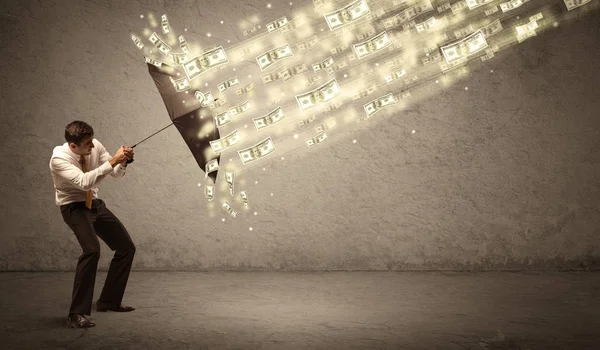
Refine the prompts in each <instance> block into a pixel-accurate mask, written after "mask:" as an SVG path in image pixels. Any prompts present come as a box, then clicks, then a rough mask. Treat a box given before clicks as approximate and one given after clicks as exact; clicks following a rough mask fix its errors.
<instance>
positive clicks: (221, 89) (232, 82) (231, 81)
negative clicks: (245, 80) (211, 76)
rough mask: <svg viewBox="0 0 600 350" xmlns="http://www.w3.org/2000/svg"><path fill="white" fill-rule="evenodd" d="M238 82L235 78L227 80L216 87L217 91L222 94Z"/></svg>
mask: <svg viewBox="0 0 600 350" xmlns="http://www.w3.org/2000/svg"><path fill="white" fill-rule="evenodd" d="M239 83H240V81H239V80H238V78H237V77H233V78H231V79H229V80H226V81H224V82H222V83H220V84H219V85H217V88H218V89H219V92H221V93H223V92H225V91H226V90H227V89H229V88H230V87H232V86H233V85H237V84H239Z"/></svg>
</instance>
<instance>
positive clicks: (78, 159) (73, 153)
mask: <svg viewBox="0 0 600 350" xmlns="http://www.w3.org/2000/svg"><path fill="white" fill-rule="evenodd" d="M64 146H65V149H66V150H67V154H68V155H70V156H71V157H73V158H75V159H76V160H77V161H78V162H79V163H81V157H84V156H81V155H79V154H77V153H75V152H73V151H71V147H69V143H68V142H66V143H65V144H64Z"/></svg>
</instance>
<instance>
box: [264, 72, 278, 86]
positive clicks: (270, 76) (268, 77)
mask: <svg viewBox="0 0 600 350" xmlns="http://www.w3.org/2000/svg"><path fill="white" fill-rule="evenodd" d="M260 79H261V80H262V82H263V83H264V84H265V85H267V84H269V83H272V82H275V81H277V80H279V73H278V72H272V73H267V74H263V75H261V76H260Z"/></svg>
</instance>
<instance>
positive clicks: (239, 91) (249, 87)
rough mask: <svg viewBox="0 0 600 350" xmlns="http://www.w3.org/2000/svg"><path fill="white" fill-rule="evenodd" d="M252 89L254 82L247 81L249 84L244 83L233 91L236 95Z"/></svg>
mask: <svg viewBox="0 0 600 350" xmlns="http://www.w3.org/2000/svg"><path fill="white" fill-rule="evenodd" d="M252 89H254V83H249V84H247V85H245V86H244V87H241V88H239V89H237V90H235V93H236V94H237V95H243V94H246V93H248V92H250V91H252Z"/></svg>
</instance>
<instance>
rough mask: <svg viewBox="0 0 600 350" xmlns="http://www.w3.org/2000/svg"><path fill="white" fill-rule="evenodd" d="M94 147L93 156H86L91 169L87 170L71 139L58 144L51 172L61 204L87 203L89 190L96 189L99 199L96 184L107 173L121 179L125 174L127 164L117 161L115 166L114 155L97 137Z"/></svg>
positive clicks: (95, 195) (57, 199) (93, 193)
mask: <svg viewBox="0 0 600 350" xmlns="http://www.w3.org/2000/svg"><path fill="white" fill-rule="evenodd" d="M92 143H93V144H94V147H93V148H92V152H91V154H90V155H85V156H84V157H85V162H86V165H87V168H88V171H87V172H86V173H84V172H83V167H82V164H81V163H80V162H79V161H80V159H81V156H80V155H78V154H75V153H73V151H71V149H70V148H69V144H68V143H67V142H65V143H63V144H62V146H56V147H54V150H52V157H51V158H50V172H51V173H52V181H53V182H54V188H55V196H54V202H55V204H56V205H57V206H61V205H63V204H68V203H71V202H85V193H86V192H87V190H89V189H91V190H92V198H93V199H97V198H98V187H96V186H97V185H98V184H99V183H100V181H102V179H104V177H106V175H109V174H110V176H112V177H114V178H116V179H118V178H121V177H123V175H125V169H126V167H125V166H122V165H121V164H117V165H116V166H115V167H114V168H113V167H112V165H110V162H109V160H110V159H111V158H112V156H111V155H110V154H109V153H108V152H107V151H106V148H104V146H103V145H102V144H101V143H100V141H98V140H96V139H93V140H92Z"/></svg>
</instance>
